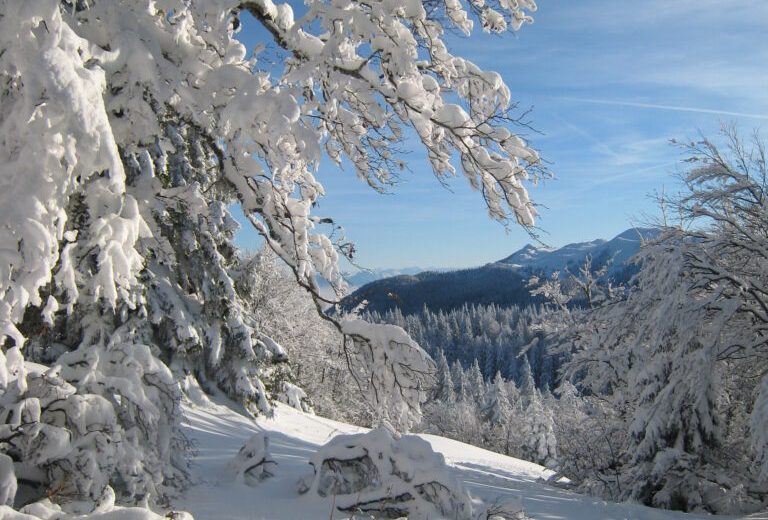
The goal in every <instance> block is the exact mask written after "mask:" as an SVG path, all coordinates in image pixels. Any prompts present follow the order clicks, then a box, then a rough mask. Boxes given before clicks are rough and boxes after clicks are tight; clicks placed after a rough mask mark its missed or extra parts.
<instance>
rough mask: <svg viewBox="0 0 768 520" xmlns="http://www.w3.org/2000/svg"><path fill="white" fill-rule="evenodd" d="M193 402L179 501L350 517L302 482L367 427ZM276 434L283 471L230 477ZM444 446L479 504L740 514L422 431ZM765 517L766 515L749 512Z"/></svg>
mask: <svg viewBox="0 0 768 520" xmlns="http://www.w3.org/2000/svg"><path fill="white" fill-rule="evenodd" d="M217 401H219V402H212V401H209V400H207V399H205V398H204V399H203V400H199V401H198V402H197V403H196V404H194V405H192V404H189V403H188V404H186V405H185V406H184V415H185V417H186V419H185V421H184V425H183V428H184V430H185V432H186V434H187V435H189V436H190V438H191V439H193V440H194V442H195V443H196V445H197V454H196V456H195V457H194V460H193V467H192V473H193V480H194V481H195V482H196V485H194V486H193V487H192V488H190V489H189V490H187V492H186V493H185V494H184V495H183V496H182V497H180V498H178V499H177V500H176V502H175V503H174V507H175V508H177V509H183V510H186V511H189V512H190V513H192V514H193V515H194V516H195V518H196V519H197V520H206V519H218V520H295V519H311V518H336V519H342V518H349V514H346V515H345V514H343V513H341V512H338V511H337V512H335V513H333V514H332V508H333V497H326V498H322V497H319V496H318V495H316V494H312V493H306V494H304V495H299V494H298V491H297V482H298V481H299V479H300V478H301V477H303V476H305V475H307V474H308V473H311V471H312V469H311V467H310V465H309V460H310V458H311V457H312V455H313V454H314V452H315V451H316V450H317V449H318V448H319V447H320V446H322V445H324V444H325V443H327V442H328V441H330V440H331V439H333V438H334V437H335V436H337V435H340V434H352V433H362V432H365V431H367V430H366V429H364V428H359V427H356V426H352V425H349V424H344V423H340V422H336V421H332V420H330V419H324V418H321V417H316V416H313V415H308V414H305V413H302V412H300V411H298V410H295V409H293V408H290V407H288V406H286V405H282V404H278V405H277V406H276V408H275V415H274V418H271V419H267V418H259V419H256V420H255V421H254V420H251V419H249V418H247V417H246V416H245V415H243V414H240V413H237V412H236V411H235V410H234V407H232V406H230V405H228V404H227V403H225V402H224V401H223V400H218V399H217ZM259 433H260V434H263V435H266V436H267V437H268V438H269V439H270V441H269V443H270V444H269V446H270V457H271V458H272V459H273V460H275V462H276V463H277V467H276V470H275V476H274V477H272V478H269V479H267V480H264V481H263V482H261V483H260V484H259V485H258V486H257V487H248V486H246V485H245V484H244V483H242V482H234V483H233V482H227V481H226V479H225V475H226V471H227V465H228V463H229V461H231V460H232V459H233V458H234V457H235V456H236V454H237V453H238V450H240V448H241V447H242V446H243V443H244V442H245V441H246V440H248V439H249V438H251V436H253V435H255V434H259ZM420 437H421V438H423V439H424V440H426V441H427V442H429V444H430V445H431V446H432V448H433V449H434V450H435V451H436V452H438V453H441V454H442V455H443V456H444V457H445V460H446V462H447V463H448V464H449V465H450V466H451V470H452V471H453V472H454V474H455V475H456V477H457V478H458V479H459V480H461V481H463V483H464V485H465V486H466V488H467V489H468V490H469V492H470V493H471V495H472V497H473V499H475V501H476V507H475V509H476V510H480V508H481V507H482V506H481V504H480V503H479V502H478V500H482V501H483V502H485V504H486V505H489V504H493V503H494V502H507V503H509V502H512V503H514V501H515V500H520V501H521V503H522V506H523V508H524V510H525V514H526V515H527V516H528V517H530V518H532V519H535V520H564V519H568V520H595V519H601V520H628V519H631V520H675V519H678V520H704V519H708V520H717V519H726V518H734V517H724V516H708V515H694V514H684V513H678V512H673V511H665V510H659V509H651V508H648V507H644V506H640V505H637V504H633V503H623V504H617V503H609V502H605V501H602V500H600V499H597V498H593V497H588V496H584V495H579V494H576V493H573V492H570V491H567V490H563V489H558V488H555V487H552V486H550V485H548V484H547V483H545V482H543V480H544V479H546V478H547V477H549V476H550V475H551V474H552V473H551V471H550V470H548V469H546V468H544V467H542V466H538V465H536V464H533V463H530V462H525V461H521V460H518V459H514V458H512V457H506V456H504V455H500V454H497V453H493V452H490V451H486V450H483V449H481V448H477V447H474V446H470V445H467V444H463V443H461V442H458V441H453V440H450V439H445V438H442V437H438V436H434V435H420ZM742 518H744V519H746V518H761V517H759V516H751V517H742Z"/></svg>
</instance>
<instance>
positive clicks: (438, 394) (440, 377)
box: [434, 350, 456, 403]
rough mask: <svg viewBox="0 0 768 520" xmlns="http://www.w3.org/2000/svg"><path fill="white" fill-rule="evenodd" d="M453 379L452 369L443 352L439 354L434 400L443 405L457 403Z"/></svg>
mask: <svg viewBox="0 0 768 520" xmlns="http://www.w3.org/2000/svg"><path fill="white" fill-rule="evenodd" d="M454 388H455V387H454V383H453V377H452V376H451V369H450V367H449V366H448V360H447V359H446V358H445V354H444V353H443V351H442V350H440V351H438V354H437V373H436V381H435V389H434V399H435V400H436V401H441V402H443V403H453V402H455V401H456V393H455V390H454Z"/></svg>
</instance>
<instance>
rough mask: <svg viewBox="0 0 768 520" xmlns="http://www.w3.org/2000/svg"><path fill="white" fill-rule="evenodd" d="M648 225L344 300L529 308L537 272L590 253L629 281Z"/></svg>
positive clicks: (408, 308)
mask: <svg viewBox="0 0 768 520" xmlns="http://www.w3.org/2000/svg"><path fill="white" fill-rule="evenodd" d="M657 234H658V231H656V230H654V229H648V228H632V229H628V230H626V231H624V232H622V233H620V234H619V235H617V236H616V237H614V238H612V239H611V240H604V239H597V240H592V241H589V242H579V243H574V244H568V245H565V246H563V247H560V248H550V247H543V246H539V247H536V246H534V245H532V244H528V245H526V246H524V247H523V248H521V249H520V250H518V251H516V252H515V253H513V254H511V255H510V256H508V257H506V258H503V259H502V260H499V261H496V262H491V263H488V264H486V265H483V266H480V267H475V268H470V269H461V270H452V271H425V272H420V273H417V274H410V275H402V274H401V275H398V276H393V277H388V278H381V279H379V280H374V281H372V282H370V283H368V284H365V285H363V286H361V287H359V288H357V289H356V290H353V292H351V293H350V294H349V295H348V296H346V297H345V298H344V299H342V301H341V308H342V309H343V310H345V311H351V310H352V309H354V308H356V307H357V306H358V305H359V304H360V303H361V302H362V301H363V300H365V301H367V302H368V306H367V307H366V308H367V309H368V310H369V311H376V312H379V313H384V312H386V311H387V310H390V309H393V308H394V307H398V308H399V309H400V311H401V312H403V313H404V314H412V313H415V312H419V311H420V310H421V309H422V308H423V307H424V305H426V306H427V307H429V308H431V309H433V310H450V309H455V308H459V307H461V306H463V305H465V304H468V305H472V304H481V305H488V304H496V305H501V306H510V305H518V306H527V305H529V304H530V303H531V302H532V301H533V298H532V297H531V295H530V292H529V289H528V287H527V281H528V278H529V277H530V275H531V274H533V273H539V272H542V271H544V272H545V273H547V274H548V273H551V272H553V271H560V272H561V273H564V272H565V270H566V269H568V270H569V271H571V272H577V271H578V268H579V266H580V265H581V264H582V263H583V262H584V260H585V259H586V258H587V256H591V258H592V262H593V267H597V266H600V265H603V264H604V263H605V262H607V261H609V260H611V259H613V263H612V264H611V268H610V269H609V271H608V275H609V276H611V277H613V278H614V279H617V280H618V281H623V280H626V279H627V278H629V276H630V275H631V273H632V269H631V266H628V265H627V261H628V260H629V259H630V258H631V257H632V256H633V255H635V254H636V253H637V252H638V251H639V250H640V244H641V242H642V240H647V239H649V238H652V237H655V236H657Z"/></svg>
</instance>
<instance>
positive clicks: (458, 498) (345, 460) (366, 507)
mask: <svg viewBox="0 0 768 520" xmlns="http://www.w3.org/2000/svg"><path fill="white" fill-rule="evenodd" d="M310 464H311V465H312V466H313V468H314V474H313V475H310V476H308V477H306V478H305V479H303V480H302V481H300V483H299V486H300V491H301V492H304V493H306V492H314V493H317V494H318V495H320V496H322V497H326V496H334V497H335V504H336V508H337V509H339V510H340V511H344V512H350V513H352V512H358V513H368V514H374V515H375V516H379V517H384V518H401V517H405V516H407V517H408V518H409V519H410V520H420V519H424V520H426V519H428V518H446V519H452V520H464V519H470V518H472V502H471V499H470V496H469V493H468V492H467V491H466V489H465V488H464V486H463V485H462V484H461V482H460V481H459V480H458V479H457V478H456V477H455V475H454V474H453V472H452V471H451V470H450V468H449V466H448V465H447V464H446V463H445V459H444V458H443V456H442V455H441V454H440V453H436V452H435V451H433V450H432V446H430V444H429V443H428V442H427V441H425V440H424V439H421V438H420V437H417V436H415V435H402V436H401V435H398V434H396V433H392V432H391V431H390V430H388V429H386V428H377V429H375V430H371V431H370V432H368V433H361V434H351V435H339V436H337V437H335V438H333V439H332V440H331V441H330V442H328V443H327V444H326V445H325V446H323V447H322V448H320V449H319V450H318V451H317V453H315V454H314V455H313V456H312V458H311V459H310Z"/></svg>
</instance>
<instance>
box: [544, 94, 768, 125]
mask: <svg viewBox="0 0 768 520" xmlns="http://www.w3.org/2000/svg"><path fill="white" fill-rule="evenodd" d="M554 98H555V99H561V100H563V101H573V102H575V103H590V104H594V105H614V106H623V107H633V108H649V109H653V110H671V111H674V112H696V113H699V114H713V115H721V116H732V117H746V118H751V119H768V114H749V113H745V112H731V111H729V110H718V109H714V108H701V107H686V106H678V105H660V104H656V103H637V102H634V101H616V100H612V99H590V98H578V97H568V96H554Z"/></svg>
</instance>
